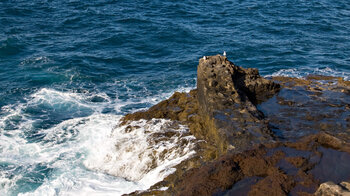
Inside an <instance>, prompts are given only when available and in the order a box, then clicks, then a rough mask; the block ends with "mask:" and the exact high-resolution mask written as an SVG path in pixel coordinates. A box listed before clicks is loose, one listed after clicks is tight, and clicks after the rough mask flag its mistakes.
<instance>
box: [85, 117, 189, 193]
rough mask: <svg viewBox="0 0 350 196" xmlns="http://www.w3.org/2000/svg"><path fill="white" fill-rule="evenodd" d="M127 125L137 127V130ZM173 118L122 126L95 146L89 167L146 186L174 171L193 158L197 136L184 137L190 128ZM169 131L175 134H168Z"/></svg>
mask: <svg viewBox="0 0 350 196" xmlns="http://www.w3.org/2000/svg"><path fill="white" fill-rule="evenodd" d="M127 126H131V127H135V128H134V129H133V130H129V129H127ZM173 126H176V125H174V124H173V123H172V122H171V121H169V120H164V119H161V120H157V119H153V120H151V121H146V120H140V121H137V122H131V123H130V124H128V125H124V126H120V127H119V126H118V127H116V128H115V129H114V130H113V133H112V135H111V136H110V137H111V138H113V139H108V140H106V139H103V140H101V142H103V143H104V145H103V146H102V145H99V146H101V147H99V148H94V149H92V151H91V154H90V155H89V156H88V158H87V160H86V161H85V162H84V164H85V165H86V167H88V168H90V169H94V170H98V171H103V172H105V173H108V174H111V175H114V176H120V177H123V178H126V179H128V180H131V181H137V182H140V183H141V184H142V185H143V186H144V187H145V188H149V187H150V186H151V185H152V184H154V183H156V182H158V181H160V180H161V179H163V178H164V177H165V176H167V175H169V174H170V173H172V172H174V170H173V169H171V167H173V166H175V165H177V164H179V163H180V162H181V161H183V160H185V159H187V158H188V157H190V156H191V155H192V154H193V153H194V151H193V150H192V149H193V147H194V143H193V142H192V140H194V137H189V136H183V134H186V133H188V131H187V129H186V127H184V126H182V125H179V126H178V129H177V130H175V129H174V128H173ZM167 133H169V134H171V135H172V136H171V137H167V136H165V135H166V134H167ZM108 141H109V143H108V144H107V142H108Z"/></svg>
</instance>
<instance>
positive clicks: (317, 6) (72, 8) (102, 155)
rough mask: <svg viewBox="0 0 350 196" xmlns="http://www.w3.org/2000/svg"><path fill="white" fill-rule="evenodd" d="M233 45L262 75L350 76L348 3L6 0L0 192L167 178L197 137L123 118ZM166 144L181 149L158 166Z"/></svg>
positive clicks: (119, 189)
mask: <svg viewBox="0 0 350 196" xmlns="http://www.w3.org/2000/svg"><path fill="white" fill-rule="evenodd" d="M223 51H226V52H227V57H228V59H229V60H231V61H233V62H234V63H235V64H237V65H240V66H243V67H255V68H259V71H260V73H261V74H262V75H264V76H273V75H284V76H293V77H304V76H306V75H308V74H322V75H330V76H340V77H344V78H345V79H346V80H350V2H349V1H348V0H337V1H332V0H317V1H316V0H284V1H275V0H265V1H257V0H253V1H244V0H232V1H228V0H217V1H197V0H187V1H170V0H161V1H158V0H150V1H144V0H135V1H124V0H119V1H112V0H95V1H82V0H67V1H58V0H47V1H45V0H40V1H39V0H31V1H23V0H14V1H10V0H0V195H120V194H123V193H129V192H132V191H135V190H143V189H147V188H148V187H149V186H151V185H152V184H154V183H156V182H158V181H160V180H162V179H163V178H164V177H165V176H166V175H168V174H169V173H171V172H173V171H174V169H173V166H174V165H176V164H178V163H179V162H181V161H182V160H184V159H186V158H188V157H190V156H191V155H192V154H193V153H195V152H194V151H193V150H192V144H193V143H194V142H195V138H193V137H190V136H185V135H186V134H182V133H185V132H186V131H187V128H186V127H182V126H180V127H179V130H176V131H178V132H179V133H180V134H178V135H176V136H177V137H176V138H172V139H171V140H169V141H167V143H162V144H155V143H152V141H151V140H152V139H150V138H151V137H152V134H153V133H164V132H167V131H174V130H171V128H170V127H171V126H169V124H171V123H172V122H168V121H166V120H155V121H154V122H151V123H149V122H145V121H138V122H133V123H134V124H135V126H138V127H139V128H138V129H137V130H135V131H133V132H127V131H125V127H123V126H120V125H119V120H120V118H121V117H122V115H125V114H126V113H129V112H133V111H137V110H140V109H146V108H148V107H150V106H152V105H154V104H156V103H157V102H159V101H160V100H163V99H165V98H168V97H169V96H170V95H171V94H172V93H173V92H174V91H189V90H190V89H192V88H195V86H196V67H197V64H198V60H199V58H201V57H203V56H204V55H207V56H209V55H216V54H222V53H223ZM184 139H185V140H187V141H188V142H187V143H188V145H187V146H185V147H184V146H179V145H178V141H179V140H184ZM162 149H173V150H172V152H173V154H169V156H168V155H167V156H166V157H165V158H164V157H163V159H162V160H161V157H159V162H158V163H157V164H156V165H155V166H152V167H148V165H149V161H150V160H148V158H147V157H150V156H151V155H152V156H153V154H152V152H154V151H156V152H162ZM145 153H146V155H145ZM147 153H148V154H147ZM158 155H159V154H158ZM158 155H157V156H158ZM157 156H156V157H155V158H157V160H158V157H157ZM159 156H160V155H159ZM164 189H166V187H165V188H164Z"/></svg>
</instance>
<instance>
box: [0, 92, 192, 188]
mask: <svg viewBox="0 0 350 196" xmlns="http://www.w3.org/2000/svg"><path fill="white" fill-rule="evenodd" d="M171 94H172V93H168V94H167V95H164V96H170V95H171ZM93 96H99V97H100V98H101V97H102V100H103V101H102V102H91V101H90V100H91V99H92V97H93ZM152 100H153V101H158V100H157V98H152V97H149V100H147V101H152ZM114 104H118V103H115V102H114V101H111V99H110V98H109V97H108V96H107V95H106V94H103V93H100V94H92V93H89V92H83V93H75V92H61V91H57V90H53V89H47V88H43V89H40V90H38V91H37V92H35V93H33V94H32V95H31V96H30V97H28V98H27V102H25V103H20V104H14V105H8V106H5V107H2V108H1V116H0V129H2V130H5V129H6V131H5V132H4V131H0V143H1V145H0V155H1V156H0V162H1V163H3V164H8V165H10V166H11V167H13V168H14V169H13V170H16V169H19V168H20V169H21V171H23V172H25V173H31V172H34V173H35V172H40V171H36V170H35V167H36V166H37V165H41V166H43V167H45V168H51V169H52V171H51V172H50V175H48V176H47V177H45V178H44V182H43V183H42V184H41V185H40V186H39V187H38V188H36V189H35V190H31V191H29V190H28V191H29V192H28V191H27V192H26V193H21V194H22V195H121V194H125V193H130V192H133V191H135V190H145V189H147V188H149V187H150V186H151V185H153V184H154V183H156V182H158V181H161V180H162V179H163V178H164V177H166V176H167V175H169V174H170V173H172V172H174V171H175V169H174V166H175V165H177V164H178V163H180V162H181V161H183V160H185V159H187V158H189V157H190V156H192V155H193V154H194V153H195V151H194V150H193V148H194V145H195V144H194V143H195V138H194V137H193V136H190V135H188V130H187V128H186V127H185V126H181V125H177V124H176V123H175V122H172V121H168V120H159V119H158V120H157V119H153V120H151V121H144V120H141V121H137V122H131V124H130V125H131V126H134V127H136V128H135V129H133V130H132V131H128V129H127V125H123V126H120V125H119V120H120V118H121V117H122V116H120V115H112V114H110V115H107V114H101V111H102V110H103V108H104V107H110V106H111V105H114ZM29 108H34V109H35V108H41V109H42V108H46V109H47V111H50V112H51V113H55V112H56V113H63V112H77V111H84V110H89V111H90V110H91V111H92V112H90V113H89V116H87V117H79V118H73V119H69V120H65V121H63V122H61V123H59V124H57V125H55V126H53V127H51V128H47V129H40V130H38V129H37V128H35V126H34V124H35V123H38V122H37V121H39V120H40V119H39V120H38V119H32V118H31V116H30V114H29V113H28V109H29ZM43 115H45V113H44V114H43ZM11 123H13V124H14V125H13V126H9V124H11ZM32 131H35V132H36V133H37V134H39V135H42V136H43V138H41V139H40V140H37V141H36V140H35V141H34V142H29V141H28V140H27V139H26V136H25V133H26V132H29V133H30V132H32ZM4 133H6V134H4ZM166 134H168V135H169V137H168V136H167V137H165V135H166ZM11 171H12V170H11ZM11 171H8V170H6V169H4V170H0V195H9V194H19V192H16V191H18V188H19V187H18V186H20V185H18V184H17V183H18V182H19V181H21V180H22V183H23V180H25V179H24V177H23V175H22V174H24V173H21V172H19V173H18V172H17V173H15V174H14V173H11Z"/></svg>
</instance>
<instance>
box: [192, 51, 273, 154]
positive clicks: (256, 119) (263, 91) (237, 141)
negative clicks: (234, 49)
mask: <svg viewBox="0 0 350 196" xmlns="http://www.w3.org/2000/svg"><path fill="white" fill-rule="evenodd" d="M279 89H280V86H279V84H276V83H274V82H272V81H270V80H267V79H265V78H263V77H261V76H260V75H259V72H258V70H257V69H252V68H249V69H244V68H242V67H238V66H236V65H234V64H233V63H232V62H230V61H228V60H227V58H226V57H224V56H220V55H217V56H210V57H206V58H205V59H204V58H202V59H200V61H199V65H198V70H197V91H198V93H197V96H198V102H199V112H200V115H201V117H202V118H204V122H205V124H206V127H209V129H213V130H211V131H210V132H215V133H216V137H214V138H216V139H215V142H216V143H218V144H220V147H221V149H220V150H221V152H225V151H226V150H227V149H226V148H228V149H232V148H238V149H239V150H242V149H246V147H247V145H251V144H252V143H261V142H266V141H268V140H270V139H271V136H272V132H271V131H270V129H269V128H268V124H267V122H266V121H264V115H263V113H261V112H260V111H259V110H258V109H257V108H256V104H257V103H259V102H262V101H264V100H266V99H267V98H269V97H271V96H272V95H274V94H275V93H276V92H278V91H279Z"/></svg>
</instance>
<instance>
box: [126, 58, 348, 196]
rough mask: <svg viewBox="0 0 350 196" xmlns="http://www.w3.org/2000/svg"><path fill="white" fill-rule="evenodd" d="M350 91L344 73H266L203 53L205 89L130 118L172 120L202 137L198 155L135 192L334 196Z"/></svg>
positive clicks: (344, 168)
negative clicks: (330, 189)
mask: <svg viewBox="0 0 350 196" xmlns="http://www.w3.org/2000/svg"><path fill="white" fill-rule="evenodd" d="M349 95H350V82H349V81H344V80H343V79H342V78H335V77H325V76H308V77H307V78H305V79H298V78H288V77H273V78H270V79H265V78H263V77H261V76H259V73H258V71H257V70H256V69H244V68H241V67H238V66H236V65H234V64H233V63H231V62H230V61H228V60H227V58H226V57H224V56H220V55H217V56H210V57H206V58H205V59H200V61H199V65H198V81H197V89H194V90H192V91H190V92H189V93H178V92H176V93H174V95H173V96H171V97H170V98H169V99H167V100H164V101H162V102H160V103H158V104H157V105H155V106H153V107H151V108H150V109H149V110H147V111H139V112H136V113H133V114H128V115H126V116H125V117H124V119H123V123H124V124H126V123H128V122H129V121H134V120H139V119H146V120H151V119H152V118H165V119H171V120H174V121H177V122H179V123H181V124H184V125H187V126H188V127H189V130H190V133H191V134H192V135H194V136H195V137H196V138H197V139H198V140H199V142H198V143H197V144H198V146H197V148H196V152H197V153H196V155H195V156H193V157H192V158H191V159H188V160H187V161H184V162H182V163H181V164H179V165H178V166H177V170H176V172H175V173H174V174H172V175H170V176H168V177H167V178H165V179H164V180H163V181H162V182H160V183H158V184H156V185H154V186H153V187H151V189H150V190H149V191H146V192H142V193H141V192H135V193H133V194H142V195H154V194H156V195H313V194H315V192H316V191H317V194H318V195H327V194H328V192H327V191H326V189H324V190H323V189H322V190H321V189H320V188H321V187H320V185H321V184H322V183H326V182H328V181H332V182H334V183H335V184H338V185H336V186H340V187H343V188H344V186H343V185H341V184H340V183H343V184H344V183H346V182H348V181H350V166H349V165H350V164H349V163H350V145H349V142H350V117H349V116H350V96H349ZM162 187H168V188H167V190H163V189H161V188H162ZM319 187H320V188H319ZM328 187H330V186H328ZM327 190H328V188H327Z"/></svg>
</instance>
